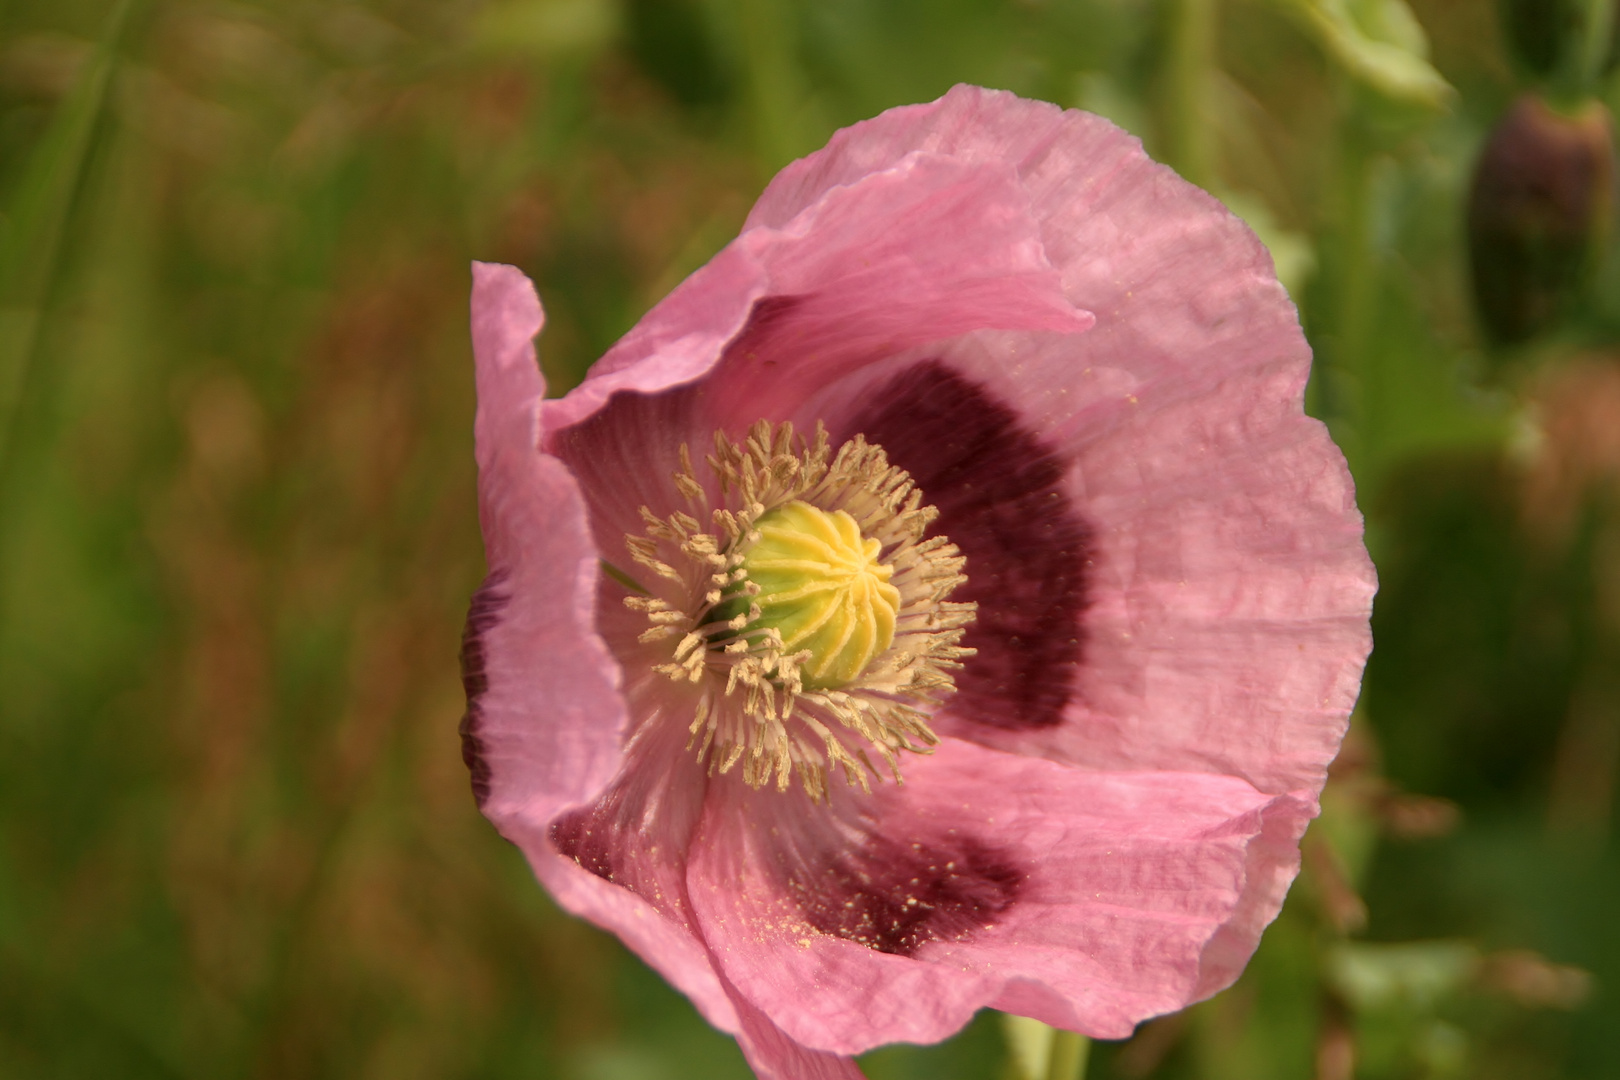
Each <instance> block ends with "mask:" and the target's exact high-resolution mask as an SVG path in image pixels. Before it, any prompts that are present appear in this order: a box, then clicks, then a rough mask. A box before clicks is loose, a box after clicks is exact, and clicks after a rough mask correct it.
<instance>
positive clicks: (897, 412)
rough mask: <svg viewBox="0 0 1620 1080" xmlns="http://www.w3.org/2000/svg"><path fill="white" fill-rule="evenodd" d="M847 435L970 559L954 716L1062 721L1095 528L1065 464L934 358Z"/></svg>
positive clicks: (995, 721) (1045, 724) (960, 595)
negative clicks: (965, 656) (1073, 498)
mask: <svg viewBox="0 0 1620 1080" xmlns="http://www.w3.org/2000/svg"><path fill="white" fill-rule="evenodd" d="M873 396H874V398H875V399H876V401H877V402H879V403H880V404H877V405H874V406H873V408H872V409H871V410H870V411H869V412H867V413H866V414H864V415H862V416H861V417H859V418H858V419H857V421H856V423H855V424H853V425H852V426H851V427H850V433H851V434H853V433H855V432H861V433H864V434H865V435H866V438H867V439H868V440H869V441H871V442H875V443H877V444H879V445H880V446H882V447H883V449H884V450H886V451H887V452H888V455H889V460H890V461H892V462H894V463H895V464H896V465H899V466H900V467H901V468H904V469H905V470H907V471H908V472H910V473H911V476H912V479H914V480H915V481H916V482H917V486H918V487H920V488H921V489H922V492H923V495H924V497H925V498H926V499H927V500H928V501H929V502H931V503H933V504H934V505H935V506H937V507H938V508H939V521H938V522H937V523H936V525H935V529H936V531H938V532H941V533H944V534H945V535H946V536H948V537H950V538H951V541H952V542H953V543H955V544H956V545H957V546H958V547H959V548H961V549H962V554H963V555H965V556H966V557H967V575H968V580H967V584H965V585H963V586H962V587H961V588H959V589H958V590H957V591H956V593H955V594H953V595H952V597H951V599H953V600H972V601H977V602H978V604H979V614H978V618H977V620H976V621H975V622H974V624H973V626H972V627H971V628H969V630H968V632H967V635H966V636H965V637H964V638H963V641H962V644H963V645H965V646H967V647H969V648H973V649H977V650H978V654H977V655H976V656H974V657H972V658H971V659H969V660H968V661H967V666H966V668H965V669H964V670H963V671H962V673H961V674H960V675H958V676H957V680H956V685H957V694H956V696H955V697H954V698H952V699H951V701H950V702H949V704H948V706H947V708H948V709H949V710H950V712H951V714H952V715H954V716H959V717H961V718H964V719H967V720H971V721H975V722H977V723H981V724H986V725H989V726H991V727H997V728H1003V729H1011V730H1027V729H1031V728H1049V727H1053V726H1056V725H1057V724H1059V723H1061V722H1062V720H1063V708H1064V706H1065V705H1066V704H1068V701H1069V695H1070V694H1071V693H1072V691H1073V687H1074V677H1075V674H1076V672H1077V671H1078V669H1079V666H1080V660H1081V653H1082V650H1083V646H1084V641H1085V628H1084V625H1083V620H1084V616H1085V611H1086V607H1087V604H1088V598H1087V593H1086V585H1087V567H1088V566H1089V559H1090V552H1091V530H1090V529H1089V528H1088V527H1087V526H1086V524H1085V522H1083V521H1082V520H1081V519H1080V517H1079V515H1078V514H1076V512H1075V509H1074V506H1073V505H1072V503H1071V502H1070V500H1069V497H1068V495H1067V494H1066V493H1065V492H1064V491H1063V488H1062V483H1063V476H1064V472H1065V468H1066V466H1065V463H1064V462H1063V460H1062V459H1060V458H1059V457H1058V455H1057V453H1056V451H1054V450H1053V449H1051V448H1050V447H1048V446H1047V445H1045V444H1044V443H1043V442H1042V441H1041V440H1040V439H1038V438H1036V437H1035V436H1034V435H1032V434H1031V433H1030V432H1028V431H1026V430H1024V429H1023V428H1022V427H1020V426H1019V424H1018V415H1017V414H1016V413H1015V412H1014V411H1013V410H1012V409H1011V408H1010V407H1009V406H1008V405H1006V404H1005V403H1003V402H1002V401H1000V400H998V399H997V398H995V397H993V396H992V395H991V394H990V393H989V391H987V390H986V389H985V388H984V387H982V386H980V385H978V384H977V383H974V382H972V381H970V380H968V379H966V378H963V377H962V376H961V375H959V374H957V373H956V372H955V371H952V370H951V369H950V368H948V367H946V366H945V365H944V364H943V363H940V362H939V361H926V362H924V363H921V364H918V365H916V366H915V367H912V368H908V369H907V370H906V371H904V372H902V373H901V374H899V375H897V376H895V377H894V378H893V379H892V380H890V381H889V382H888V383H887V384H885V385H884V386H882V387H881V388H879V389H878V391H877V392H876V393H875V394H874V395H873Z"/></svg>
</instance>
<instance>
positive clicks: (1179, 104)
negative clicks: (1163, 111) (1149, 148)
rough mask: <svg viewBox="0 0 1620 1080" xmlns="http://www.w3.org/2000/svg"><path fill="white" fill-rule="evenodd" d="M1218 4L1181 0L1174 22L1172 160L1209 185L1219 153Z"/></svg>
mask: <svg viewBox="0 0 1620 1080" xmlns="http://www.w3.org/2000/svg"><path fill="white" fill-rule="evenodd" d="M1215 2H1216V0H1175V8H1174V11H1173V13H1172V15H1171V20H1172V21H1171V24H1170V48H1169V59H1170V69H1169V72H1168V77H1169V78H1168V81H1169V91H1170V93H1169V98H1170V101H1169V105H1170V109H1169V115H1168V117H1167V121H1168V124H1167V127H1168V131H1167V135H1168V142H1169V147H1168V149H1169V156H1170V163H1171V164H1172V165H1174V166H1175V168H1176V171H1177V172H1179V173H1180V174H1181V175H1182V176H1183V177H1184V178H1186V179H1187V180H1190V181H1192V182H1193V183H1195V184H1197V185H1199V186H1200V187H1206V188H1207V187H1209V185H1210V182H1211V180H1212V179H1213V172H1214V157H1215V155H1214V147H1213V140H1212V137H1211V136H1212V126H1211V124H1210V116H1209V90H1210V72H1211V70H1212V69H1213V68H1214V64H1215Z"/></svg>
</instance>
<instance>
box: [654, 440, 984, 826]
mask: <svg viewBox="0 0 1620 1080" xmlns="http://www.w3.org/2000/svg"><path fill="white" fill-rule="evenodd" d="M680 461H681V467H680V468H679V469H678V470H677V471H676V472H675V474H674V477H673V479H674V482H675V487H676V489H677V490H678V491H679V492H680V493H681V495H682V496H683V497H684V498H685V499H686V502H687V504H688V507H689V508H691V509H692V510H694V511H695V512H696V513H700V514H701V513H704V511H707V514H706V516H707V517H709V519H710V521H711V523H712V527H711V528H710V529H708V530H707V531H706V530H705V529H704V527H703V525H702V523H701V522H700V520H699V518H698V517H696V516H694V515H693V514H692V513H686V512H682V511H676V512H675V513H672V514H669V515H668V516H665V517H659V516H658V515H657V514H654V513H653V512H652V511H651V510H650V509H648V508H647V507H642V510H641V516H642V519H643V521H644V522H645V524H646V530H645V534H644V535H630V536H627V537H626V538H625V542H626V544H627V546H628V547H629V549H630V554H631V557H632V558H634V559H635V561H636V562H638V563H639V564H641V565H642V566H644V567H646V568H648V569H649V570H651V571H652V572H653V573H654V574H655V575H657V577H658V578H659V579H661V584H660V586H659V587H658V589H657V590H656V592H655V593H654V594H653V595H648V596H630V597H627V598H626V599H625V603H626V604H627V605H629V606H630V607H632V608H636V609H638V610H641V611H643V612H645V613H646V615H647V618H648V620H649V621H650V622H651V624H652V625H651V626H650V627H649V628H648V629H647V630H646V632H644V633H643V634H642V635H641V640H642V641H644V642H652V641H664V640H673V641H674V646H673V649H672V651H671V654H670V659H669V661H668V662H666V663H663V664H660V665H658V666H657V668H656V670H657V671H659V672H661V673H662V674H664V675H667V676H668V677H669V678H671V679H674V680H676V681H678V682H683V683H689V684H695V685H696V686H697V688H698V691H699V692H698V697H697V704H696V707H695V710H694V715H693V719H692V722H691V735H692V738H691V741H690V742H689V744H688V749H692V748H694V747H695V748H696V750H697V754H698V757H699V760H702V761H707V763H708V765H709V769H710V771H711V773H728V772H730V771H731V770H732V769H733V768H736V767H738V766H739V765H740V766H741V768H742V776H743V778H744V780H746V781H747V782H748V783H749V784H750V785H751V786H753V787H756V788H758V787H763V786H764V785H766V784H767V783H769V782H771V781H772V780H773V778H774V781H775V785H776V787H777V789H778V790H781V791H786V790H787V789H788V787H789V786H790V784H791V782H792V778H793V776H794V775H795V774H797V775H798V777H799V780H800V783H801V784H802V785H803V787H804V789H805V791H806V792H807V793H808V794H809V795H810V797H811V798H813V799H816V800H821V799H824V798H826V796H827V777H828V773H829V772H830V771H831V770H832V769H833V768H835V767H836V768H837V769H839V770H841V771H842V772H843V774H844V778H845V780H846V781H847V782H849V783H851V784H855V785H858V786H859V787H860V788H861V789H862V790H863V791H869V790H870V787H871V786H870V782H869V779H868V778H869V776H875V777H879V778H880V779H881V773H879V771H878V770H877V768H876V767H875V766H874V765H873V764H872V761H871V759H870V757H869V754H868V751H871V752H874V753H876V754H877V755H878V756H879V757H880V758H882V759H883V762H884V763H885V764H886V765H887V767H888V771H889V772H890V773H891V774H892V776H893V777H894V779H895V781H896V782H899V781H900V754H901V753H902V752H903V751H910V752H913V753H928V752H929V750H930V748H931V747H932V746H934V745H935V744H936V743H937V742H938V738H937V737H936V736H935V735H934V733H933V731H932V730H931V729H930V727H929V725H928V716H929V714H930V713H931V712H932V711H933V709H934V707H935V706H937V705H938V704H939V702H940V701H941V700H942V699H943V698H944V697H945V696H946V695H947V694H949V693H951V692H952V691H953V690H954V689H955V684H954V681H953V677H952V671H953V670H955V669H958V668H960V667H961V666H962V663H961V661H962V659H963V658H964V657H966V656H969V655H971V654H972V652H973V650H972V649H966V648H963V647H962V645H961V644H960V642H961V639H962V634H963V633H964V632H965V629H966V627H967V626H968V624H969V623H971V622H972V621H973V617H974V612H975V608H976V605H974V604H971V603H953V602H951V601H950V600H948V599H947V597H948V596H949V595H950V593H951V592H952V590H954V589H955V588H956V587H957V586H959V585H961V584H962V583H963V582H965V581H966V580H967V577H966V575H965V574H964V573H963V572H962V571H963V566H964V564H965V560H964V559H963V558H962V555H961V553H960V551H959V550H958V549H957V547H956V546H955V545H954V544H952V543H951V542H950V541H949V540H948V539H946V538H945V537H942V536H935V537H925V535H924V534H925V533H926V531H927V528H928V526H929V524H930V523H931V522H933V521H934V520H935V519H936V518H937V517H938V516H939V512H938V511H937V510H935V509H934V508H933V507H931V506H925V505H923V495H922V492H921V491H919V490H918V489H917V487H916V485H915V484H913V483H912V481H911V477H910V475H909V474H908V473H906V471H905V470H904V469H899V468H896V467H895V466H893V465H890V464H889V461H888V457H887V455H885V454H884V452H883V449H882V447H879V446H875V445H873V444H870V443H868V442H867V441H866V440H865V439H864V438H863V437H862V436H860V435H857V436H855V437H854V438H853V439H851V440H849V441H848V442H846V443H844V444H843V445H842V446H840V447H839V448H838V451H837V453H836V454H833V453H832V452H831V449H830V447H829V445H828V440H827V432H826V430H825V429H824V428H823V427H822V426H821V425H820V424H817V425H816V433H815V438H814V439H813V440H812V441H811V442H809V443H808V444H807V443H806V442H805V440H804V439H803V438H801V437H797V436H795V434H794V430H793V425H792V424H788V423H783V424H774V425H773V424H771V423H769V422H767V421H763V420H762V421H760V422H759V423H757V424H755V425H754V426H753V427H752V428H751V429H750V430H749V432H748V434H747V437H746V438H745V439H743V440H742V441H741V442H740V443H738V442H733V441H732V440H731V439H730V437H728V436H727V435H726V434H725V432H723V431H717V432H715V436H714V452H713V453H712V454H710V455H709V456H708V459H707V464H708V466H709V472H710V474H711V476H712V478H713V481H712V483H711V484H710V485H708V486H706V485H705V484H704V483H703V482H702V481H700V480H699V478H698V475H697V473H696V471H695V470H694V469H693V467H692V459H691V454H690V452H689V450H688V448H687V447H686V446H685V445H683V446H682V447H681V450H680ZM794 502H803V503H806V504H808V505H809V506H811V507H814V508H816V509H818V510H820V511H824V512H826V513H827V514H836V513H837V512H839V511H842V512H844V513H845V514H848V515H849V517H850V518H852V519H853V520H854V522H855V524H856V525H857V526H858V527H859V530H860V536H861V537H862V538H865V539H866V540H875V541H877V543H878V545H880V548H879V550H881V552H882V555H881V558H882V563H883V569H884V571H885V572H887V573H888V574H889V577H888V580H889V582H890V583H892V585H893V586H894V587H895V588H896V589H898V591H899V595H900V600H899V605H898V611H897V613H896V614H895V616H894V620H893V637H892V640H891V641H890V643H889V645H888V647H887V648H886V649H884V650H883V651H881V652H879V653H878V654H877V655H875V656H873V657H872V658H871V659H870V660H869V661H868V662H867V663H866V664H865V666H864V667H863V668H861V669H860V670H859V671H858V672H857V673H855V674H854V675H853V677H852V678H849V679H847V680H838V684H837V685H825V684H823V683H822V682H821V681H819V680H815V679H811V680H809V681H810V683H812V684H813V685H806V682H807V680H806V665H807V664H808V663H810V662H811V661H812V659H813V657H812V654H811V653H810V652H809V651H799V652H792V653H790V652H789V651H788V650H787V648H786V647H785V646H784V644H783V640H782V635H781V633H780V631H779V630H777V629H776V628H775V627H773V626H768V625H764V624H763V623H762V620H761V614H762V612H761V607H760V603H759V596H760V586H759V585H758V583H756V582H754V581H752V580H750V578H749V573H748V568H747V566H746V562H747V554H748V551H749V550H750V548H751V547H752V546H753V545H754V544H757V543H758V542H759V540H760V531H759V529H758V528H757V527H756V526H757V524H758V523H759V521H760V519H761V518H763V517H765V516H766V515H767V514H770V513H771V512H772V511H773V510H776V509H777V508H779V507H784V506H787V505H788V504H790V503H794ZM660 594H662V595H660Z"/></svg>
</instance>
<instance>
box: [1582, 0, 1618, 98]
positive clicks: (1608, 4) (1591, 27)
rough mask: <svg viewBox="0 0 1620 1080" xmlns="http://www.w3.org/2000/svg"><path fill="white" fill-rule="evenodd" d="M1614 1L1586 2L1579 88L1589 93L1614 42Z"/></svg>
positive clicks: (1589, 0)
mask: <svg viewBox="0 0 1620 1080" xmlns="http://www.w3.org/2000/svg"><path fill="white" fill-rule="evenodd" d="M1614 3H1615V0H1587V2H1586V12H1585V14H1586V24H1585V26H1583V27H1582V31H1583V32H1582V34H1581V42H1580V52H1579V55H1578V58H1577V62H1578V64H1579V77H1580V87H1581V90H1582V91H1583V92H1586V93H1590V92H1591V91H1592V88H1593V87H1594V86H1595V85H1596V83H1597V81H1598V79H1599V78H1601V77H1602V75H1603V63H1604V61H1605V60H1607V59H1608V57H1609V47H1610V45H1611V44H1612V42H1613V41H1614V36H1613V35H1614Z"/></svg>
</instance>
